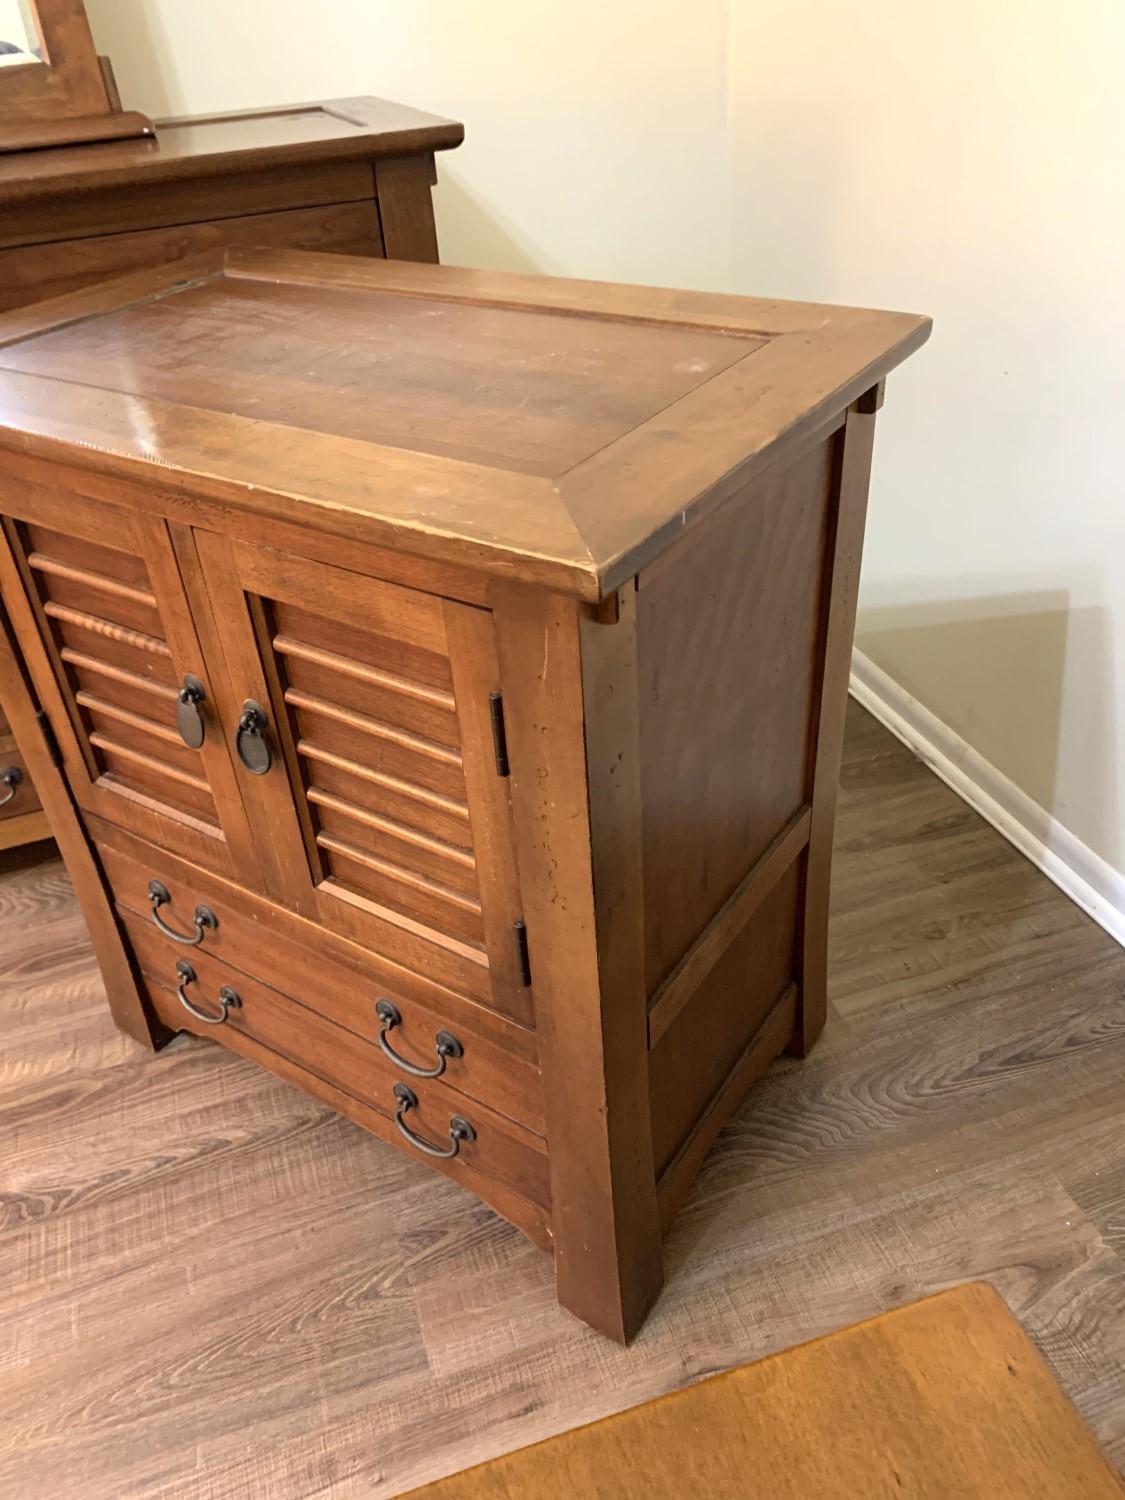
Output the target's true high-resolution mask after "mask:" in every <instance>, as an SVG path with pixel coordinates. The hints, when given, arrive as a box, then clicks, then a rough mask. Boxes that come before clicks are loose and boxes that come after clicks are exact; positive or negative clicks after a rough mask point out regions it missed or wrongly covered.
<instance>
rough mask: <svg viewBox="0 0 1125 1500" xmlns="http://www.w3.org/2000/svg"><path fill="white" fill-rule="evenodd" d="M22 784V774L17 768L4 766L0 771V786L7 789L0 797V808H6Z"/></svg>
mask: <svg viewBox="0 0 1125 1500" xmlns="http://www.w3.org/2000/svg"><path fill="white" fill-rule="evenodd" d="M22 782H23V772H22V771H21V770H20V768H19V766H5V767H4V769H3V770H2V771H0V786H6V787H7V788H8V790H7V791H6V792H5V793H4V795H3V796H2V797H0V807H7V805H8V803H9V802H11V801H12V800H13V799H14V798H15V795H16V793H17V792H18V791H19V789H20V786H21V784H22Z"/></svg>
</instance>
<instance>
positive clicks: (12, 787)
mask: <svg viewBox="0 0 1125 1500" xmlns="http://www.w3.org/2000/svg"><path fill="white" fill-rule="evenodd" d="M5 745H8V746H9V747H10V748H4V747H5ZM38 810H39V796H38V793H37V792H36V790H35V785H34V783H33V782H32V780H31V777H30V776H29V775H28V774H27V767H26V766H25V765H24V760H23V756H22V755H21V754H20V753H19V751H18V750H17V749H15V747H14V746H12V745H11V742H10V740H0V818H20V817H22V816H23V815H24V814H25V813H30V812H38Z"/></svg>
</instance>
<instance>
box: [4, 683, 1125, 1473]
mask: <svg viewBox="0 0 1125 1500" xmlns="http://www.w3.org/2000/svg"><path fill="white" fill-rule="evenodd" d="M843 782H844V789H843V799H842V804H841V813H840V823H839V837H838V854H837V865H836V871H835V883H834V899H833V916H832V964H831V975H832V1015H831V1019H830V1022H829V1027H828V1031H827V1033H826V1035H825V1037H824V1039H823V1041H822V1042H821V1043H820V1045H819V1046H818V1048H817V1049H816V1051H815V1052H814V1054H813V1055H812V1057H811V1058H810V1059H809V1060H808V1061H807V1062H805V1063H798V1062H795V1061H784V1062H781V1063H778V1064H777V1065H775V1067H774V1069H773V1070H772V1072H771V1073H770V1074H769V1076H768V1077H767V1078H766V1079H765V1080H764V1081H763V1082H762V1083H761V1084H760V1085H759V1086H758V1088H757V1089H756V1090H755V1091H754V1092H753V1094H752V1095H751V1097H750V1098H749V1099H748V1100H747V1102H746V1104H745V1105H744V1106H743V1108H742V1110H741V1111H740V1113H739V1115H738V1116H737V1117H736V1119H735V1120H734V1121H733V1122H732V1123H731V1124H730V1125H729V1126H728V1128H727V1129H726V1130H725V1131H724V1133H723V1135H722V1137H721V1139H720V1141H719V1142H718V1144H717V1145H716V1147H715V1149H714V1150H713V1151H712V1153H711V1155H710V1157H709V1158H708V1162H707V1165H706V1168H705V1170H704V1172H703V1175H702V1177H701V1179H700V1182H699V1184H698V1187H697V1190H696V1191H695V1193H694V1195H693V1197H692V1198H691V1200H690V1201H689V1203H688V1204H687V1206H686V1208H685V1209H684V1211H683V1212H682V1214H681V1215H680V1217H679V1219H678V1221H677V1223H676V1225H675V1227H674V1229H673V1232H672V1234H671V1236H670V1237H669V1239H668V1241H667V1247H666V1261H667V1275H668V1284H667V1287H666V1290H665V1292H664V1295H663V1297H662V1299H661V1301H660V1303H659V1304H658V1306H657V1308H656V1311H655V1312H654V1313H653V1315H652V1317H651V1318H650V1320H649V1322H648V1324H647V1325H646V1327H645V1329H644V1331H643V1333H642V1334H641V1336H640V1338H639V1339H638V1340H637V1342H636V1343H635V1344H634V1345H633V1346H632V1348H630V1349H628V1350H623V1349H620V1348H618V1347H616V1346H615V1345H613V1344H610V1343H608V1342H606V1341H605V1340H603V1339H600V1338H598V1337H597V1336H596V1335H594V1334H592V1333H590V1332H588V1331H587V1330H586V1329H584V1328H583V1327H582V1326H580V1325H579V1324H577V1323H576V1322H574V1321H573V1320H572V1319H571V1318H570V1317H569V1316H568V1315H567V1314H566V1313H564V1312H561V1311H560V1310H559V1309H558V1308H557V1307H556V1306H555V1302H554V1296H553V1292H552V1286H551V1275H550V1270H549V1266H548V1264H547V1262H546V1261H545V1260H544V1259H543V1258H542V1257H541V1256H540V1255H539V1253H538V1252H537V1251H536V1250H534V1249H533V1248H532V1247H531V1246H530V1245H528V1244H527V1243H526V1242H525V1241H524V1240H523V1239H522V1238H521V1237H520V1235H518V1234H517V1233H516V1232H515V1231H514V1230H512V1229H509V1228H508V1227H507V1226H506V1225H504V1224H503V1223H502V1222H501V1221H500V1220H498V1219H496V1218H494V1217H493V1216H492V1215H491V1214H490V1213H489V1212H488V1210H487V1209H485V1208H483V1207H482V1206H480V1205H478V1204H477V1203H476V1202H475V1201H474V1200H473V1199H472V1198H470V1197H469V1196H468V1195H467V1194H465V1193H463V1192H462V1191H461V1190H459V1189H458V1188H456V1187H455V1186H453V1185H452V1184H450V1183H446V1182H445V1181H444V1180H443V1179H441V1178H437V1177H434V1176H431V1175H430V1174H429V1173H428V1172H427V1171H425V1170H424V1169H423V1168H421V1167H419V1166H417V1165H415V1164H414V1163H413V1162H411V1161H409V1160H408V1159H407V1158H405V1157H403V1156H401V1155H399V1153H397V1152H395V1151H392V1150H390V1149H388V1148H386V1147H384V1146H382V1145H380V1144H379V1143H378V1142H376V1141H374V1140H372V1139H370V1138H369V1137H367V1136H365V1135H363V1134H362V1133H361V1132H360V1131H359V1130H358V1129H356V1128H355V1127H353V1126H351V1125H349V1124H347V1123H346V1122H345V1121H343V1120H340V1119H337V1118H336V1117H334V1116H333V1115H331V1114H330V1113H328V1112H326V1111H325V1110H324V1109H322V1108H320V1107H319V1106H318V1105H316V1104H315V1103H313V1102H312V1101H311V1100H308V1099H305V1098H304V1097H302V1096H301V1095H299V1094H297V1093H294V1092H292V1091H291V1090H289V1089H288V1088H287V1087H286V1086H285V1085H283V1084H281V1083H279V1082H277V1081H275V1080H274V1079H272V1078H271V1077H269V1076H268V1075H266V1074H265V1073H262V1072H260V1071H258V1070H257V1069H255V1068H254V1067H252V1066H251V1065H250V1064H248V1063H245V1062H243V1061H241V1060H240V1059H238V1058H236V1057H234V1056H232V1055H230V1054H227V1053H225V1052H223V1051H221V1050H220V1049H219V1048H217V1047H215V1046H213V1045H208V1044H206V1043H200V1042H195V1041H189V1040H185V1039H181V1040H180V1041H178V1042H177V1043H176V1044H175V1045H173V1046H172V1047H171V1048H169V1049H168V1050H167V1051H165V1052H164V1053H162V1054H161V1055H160V1056H159V1057H156V1058H153V1057H151V1056H149V1055H148V1054H146V1053H143V1052H142V1051H140V1050H139V1049H138V1048H136V1047H135V1046H134V1045H133V1044H132V1043H130V1042H128V1041H126V1040H125V1039H124V1038H123V1037H121V1036H119V1035H118V1034H117V1033H116V1032H115V1031H114V1030H113V1028H112V1026H111V1025H110V1022H109V1017H108V1014H107V1013H106V1011H105V1010H104V1007H103V998H102V994H101V987H100V983H99V980H98V977H97V974H96V971H95V969H94V965H93V958H92V955H91V951H90V946H89V943H88V941H87V939H86V935H85V932H84V929H83V925H82V921H81V918H80V917H79V915H78V910H77V907H76V905H75V903H74V900H73V897H72V895H71V892H70V888H69V885H68V882H67V879H66V876H65V873H64V871H63V869H62V866H61V864H60V863H59V862H58V860H57V859H55V858H53V857H51V855H50V847H49V846H38V847H37V848H36V849H35V850H33V851H30V852H29V851H15V852H10V853H8V854H5V855H2V856H0V1015H2V1016H3V1023H2V1024H3V1035H2V1042H0V1139H2V1146H0V1496H3V1497H4V1500H70V1497H81V1500H102V1497H105V1500H131V1497H141V1496H144V1497H146V1500H173V1497H174V1500H188V1497H190V1500H240V1497H243V1496H246V1497H250V1496H252V1497H254V1500H299V1497H300V1500H303V1497H311V1496H317V1497H331V1500H359V1497H362V1500H378V1497H382V1496H393V1495H397V1494H399V1493H400V1492H401V1491H402V1490H405V1489H408V1488H410V1487H412V1486H414V1485H417V1484H420V1483H421V1482H422V1481H424V1480H426V1479H430V1478H434V1477H437V1476H440V1475H442V1474H446V1473H449V1472H451V1471H453V1470H457V1469H460V1468H463V1467H466V1466H468V1465H469V1464H471V1463H476V1462H479V1461H480V1460H482V1459H484V1458H487V1457H490V1456H492V1455H493V1454H496V1453H499V1452H502V1451H505V1450H507V1449H510V1448H514V1447H518V1446H521V1445H523V1444H526V1443H530V1442H534V1441H536V1440H538V1439H539V1438H542V1437H545V1436H547V1435H549V1434H551V1433H554V1432H558V1431H560V1430H562V1429H564V1428H568V1427H572V1426H574V1425H576V1424H577V1423H580V1422H587V1421H590V1420H591V1419H593V1418H595V1417H599V1416H603V1415H605V1414H606V1413H608V1412H611V1411H615V1410H618V1409H620V1408H622V1407H625V1406H630V1405H634V1404H636V1403H637V1402H640V1401H644V1400H647V1399H648V1398H649V1397H651V1396H655V1395H657V1394H659V1393H661V1392H664V1391H668V1390H671V1389H674V1388H676V1387H678V1386H681V1385H683V1384H685V1383H686V1382H688V1381H691V1380H695V1379H697V1378H698V1377H699V1376H701V1375H705V1374H708V1373H711V1372H712V1371H716V1370H721V1369H724V1368H727V1367H729V1366H731V1365H735V1364H741V1363H744V1362H745V1361H747V1360H751V1359H756V1358H758V1357H760V1356H761V1355H763V1354H767V1353H769V1352H771V1351H773V1350H776V1349H780V1348H784V1347H786V1346H788V1345H790V1344H793V1343H796V1342H798V1341H799V1340H802V1339H808V1338H811V1337H813V1336H814V1335H816V1334H819V1333H822V1332H824V1331H826V1330H828V1329H831V1328H835V1327H839V1326H841V1325H843V1324H846V1323H851V1322H854V1321H856V1320H858V1319H860V1318H865V1317H869V1316H872V1315H874V1314H876V1313H879V1312H882V1311H884V1310H885V1309H887V1308H889V1307H892V1306H894V1305H896V1304H898V1303H902V1302H906V1301H910V1300H912V1299H913V1298H915V1297H919V1296H921V1295H923V1294H924V1293H926V1292H929V1291H933V1290H935V1289H937V1288H939V1287H943V1286H947V1285H950V1284H952V1283H956V1282H960V1281H964V1280H967V1279H969V1278H973V1277H984V1278H987V1279H988V1280H990V1281H991V1282H992V1283H993V1284H994V1285H995V1286H996V1287H997V1288H998V1289H999V1290H1000V1292H1001V1293H1002V1294H1003V1295H1004V1297H1005V1298H1006V1299H1007V1301H1008V1303H1009V1304H1010V1306H1011V1307H1012V1309H1013V1310H1014V1312H1015V1313H1016V1315H1017V1316H1018V1317H1019V1318H1020V1320H1021V1322H1022V1323H1023V1325H1024V1327H1025V1328H1026V1329H1027V1330H1028V1332H1029V1333H1030V1334H1031V1336H1032V1338H1033V1339H1034V1341H1035V1343H1036V1344H1037V1345H1038V1347H1039V1349H1040V1350H1041V1351H1042V1352H1043V1354H1044V1355H1045V1356H1046V1358H1047V1360H1048V1361H1049V1363H1050V1364H1051V1365H1052V1366H1053V1368H1054V1370H1055V1372H1056V1373H1057V1374H1058V1376H1059V1377H1060V1379H1061V1381H1062V1383H1063V1385H1064V1386H1065V1388H1066V1389H1067V1391H1068V1392H1069V1393H1070V1395H1071V1396H1072V1398H1073V1399H1074V1400H1075V1401H1076V1403H1077V1405H1078V1407H1079V1409H1080V1411H1081V1412H1082V1414H1083V1415H1084V1417H1085V1418H1086V1420H1087V1421H1088V1422H1089V1424H1090V1425H1091V1427H1092V1428H1093V1430H1094V1432H1095V1433H1096V1434H1097V1436H1098V1437H1099V1438H1100V1440H1101V1441H1102V1443H1103V1444H1104V1445H1105V1446H1106V1448H1107V1450H1108V1452H1109V1454H1110V1456H1111V1457H1112V1458H1114V1460H1115V1461H1116V1462H1117V1463H1118V1464H1119V1465H1120V1464H1122V1463H1123V1462H1125V1087H1123V1085H1125V952H1122V950H1121V949H1120V948H1119V947H1117V946H1116V945H1115V944H1114V943H1113V942H1112V941H1111V939H1110V938H1109V937H1108V936H1106V934H1105V933H1103V932H1102V931H1101V930H1100V929H1099V928H1098V927H1097V926H1095V925H1094V923H1092V922H1091V921H1089V920H1088V919H1087V918H1086V917H1084V916H1083V915H1082V914H1081V913H1080V912H1079V911H1078V910H1077V909H1076V908H1075V907H1074V906H1073V905H1071V903H1070V902H1068V901H1067V900H1066V899H1065V898H1064V897H1063V896H1062V895H1061V894H1060V893H1059V892H1058V891H1057V890H1056V889H1055V888H1054V887H1053V886H1052V885H1051V884H1050V883H1049V882H1048V881H1047V880H1046V878H1045V877H1044V876H1042V875H1040V874H1039V873H1038V872H1037V871H1036V870H1034V869H1033V868H1032V867H1031V865H1029V864H1028V863H1027V862H1026V861H1025V860H1024V859H1023V858H1022V857H1021V856H1020V855H1019V854H1017V853H1016V852H1015V851H1014V850H1013V849H1012V848H1011V847H1010V846H1009V845H1008V844H1007V843H1005V842H1004V840H1003V839H1001V838H1000V836H999V835H998V834H996V833H995V832H993V830H992V829H990V828H989V827H987V825H985V824H984V823H983V822H982V821H981V820H980V819H979V818H978V817H977V816H976V815H975V814H974V813H972V812H971V811H970V810H969V809H968V808H966V807H965V806H964V805H963V804H962V803H961V802H960V801H959V800H958V799H957V798H956V797H955V796H954V795H953V793H952V792H950V791H948V790H947V789H946V788H945V787H944V786H943V785H942V784H941V783H940V782H939V781H937V780H936V779H935V778H934V777H933V776H932V775H931V773H930V772H928V771H927V770H926V769H925V768H924V767H923V766H922V765H921V764H920V763H919V762H917V761H916V760H914V759H913V758H912V757H911V756H910V754H909V753H908V752H907V751H906V750H905V749H903V747H902V746H900V745H899V744H898V743H897V742H896V741H894V740H893V739H892V738H891V737H890V736H889V735H888V734H887V733H886V732H885V731H884V730H883V729H881V728H880V727H879V726H878V725H877V724H875V722H874V721H873V720H871V719H870V718H869V717H868V716H867V715H865V714H864V713H863V712H862V711H861V710H860V709H858V708H857V707H856V706H855V705H854V704H853V705H852V706H851V709H850V717H849V734H848V742H847V748H846V751H845V765H844V770H843Z"/></svg>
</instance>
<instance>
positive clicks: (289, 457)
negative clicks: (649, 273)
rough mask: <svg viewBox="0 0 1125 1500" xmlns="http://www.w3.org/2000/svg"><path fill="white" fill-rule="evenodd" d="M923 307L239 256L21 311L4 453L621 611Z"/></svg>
mask: <svg viewBox="0 0 1125 1500" xmlns="http://www.w3.org/2000/svg"><path fill="white" fill-rule="evenodd" d="M929 329H930V324H929V320H928V319H926V318H920V317H914V316H910V315H907V314H902V313H885V312H869V311H865V310H859V309H852V308H838V307H828V306H819V305H815V304H808V303H793V302H766V301H759V300H756V299H750V298H743V297H727V296H716V295H712V294H705V293H688V292H673V291H661V290H656V289H652V288H646V287H631V286H615V285H609V284H603V283H599V282H582V281H560V280H552V279H547V278H539V277H528V276H512V275H505V274H500V273H494V272H483V271H468V270H461V269H455V268H452V267H447V266H428V265H427V266H422V265H413V264H407V263H405V262H394V261H376V260H359V259H352V258H350V257H341V256H330V255H311V254H304V253H301V252H270V251H251V252H227V253H226V254H225V255H224V254H222V253H221V252H220V253H217V254H215V255H213V256H210V257H207V258H205V259H203V260H199V261H195V262H190V263H189V262H179V263H178V264H177V265H175V266H172V267H164V268H161V269H160V270H157V271H146V272H143V273H140V274H139V275H136V276H131V277H127V278H125V279H124V280H121V281H116V282H111V283H108V284H106V285H103V286H100V287H97V288H93V289H88V290H85V291H81V292H76V293H73V294H71V295H70V296H67V297H60V298H57V299H55V300H53V301H51V302H46V303H41V304H38V305H36V306H32V307H28V308H23V309H21V310H20V311H18V312H14V313H10V314H8V315H7V316H5V317H4V318H2V319H0V449H3V448H4V447H7V448H10V449H13V448H14V449H16V450H19V451H23V452H30V453H32V454H35V455H38V456H41V457H47V458H53V459H59V460H62V461H65V462H67V463H70V464H72V465H78V466H82V467H86V468H90V469H93V470H96V471H98V472H100V473H103V474H104V473H110V474H120V475H123V476H127V477H129V478H134V479H135V478H137V477H141V478H147V479H148V481H149V482H150V483H152V482H158V483H159V485H160V487H161V488H164V489H170V490H175V491H178V492H188V493H195V494H199V495H204V496H206V497H208V498H210V499H213V500H214V499H217V500H219V501H220V502H222V503H224V504H227V505H229V506H231V507H235V508H238V509H239V510H242V511H256V512H259V513H261V514H263V515H268V516H271V517H274V518H280V519H285V520H296V521H300V522H303V523H306V524H310V525H313V526H316V527H319V528H321V529H322V530H325V531H328V532H331V533H334V534H337V535H344V536H350V537H359V538H362V539H365V540H368V541H371V542H374V543H378V544H381V545H384V546H387V545H390V546H394V547H398V548H400V549H401V550H404V551H408V552H413V553H416V554H418V555H421V556H426V557H431V558H436V559H440V560H443V561H452V562H458V563H462V564H465V565H467V566H470V567H479V568H484V569H486V570H488V571H489V572H492V573H496V574H502V575H504V576H507V577H510V578H511V577H515V578H522V579H525V580H527V581H532V582H539V583H543V584H546V585H549V586H551V587H553V588H556V589H559V590H560V591H563V592H567V593H572V594H577V595H578V596H580V597H581V598H584V599H588V600H597V599H601V598H603V597H605V596H606V595H607V594H608V593H610V592H611V591H612V590H613V589H615V588H617V587H618V586H619V585H620V584H621V583H622V582H623V581H624V580H625V579H626V578H628V577H630V576H631V575H632V574H633V573H634V572H635V571H636V570H637V569H638V568H639V567H641V566H643V565H644V564H645V563H646V562H648V561H651V559H652V558H654V557H655V556H656V555H658V553H659V552H661V551H662V550H663V549H664V548H665V547H667V546H668V545H670V544H671V542H673V541H674V540H675V539H676V538H677V537H678V536H680V535H682V533H683V531H684V529H685V528H686V527H688V526H690V525H692V524H694V523H695V522H696V521H698V520H699V519H700V518H701V517H702V516H703V515H704V514H706V513H707V511H708V510H709V509H711V508H712V507H713V506H715V505H716V504H719V503H720V502H721V501H722V500H723V499H724V498H726V497H727V496H729V495H730V494H732V493H733V492H734V490H735V489H736V488H741V487H742V486H743V485H745V484H746V483H747V482H748V481H750V480H752V478H753V476H754V474H755V473H757V472H758V471H759V470H761V469H762V468H764V467H765V466H766V465H768V464H769V463H771V462H772V461H773V460H775V459H776V458H778V457H779V456H781V455H782V454H783V453H788V452H792V451H793V450H794V449H795V448H796V447H798V446H800V445H802V444H803V443H804V442H806V441H808V440H811V439H812V438H813V437H814V436H816V435H818V434H819V435H823V434H824V433H825V432H826V431H828V430H830V427H831V425H832V424H833V423H837V422H839V420H840V414H841V412H842V411H843V410H844V409H845V408H846V407H847V406H848V405H849V404H850V403H851V402H852V401H854V400H856V399H857V398H858V397H859V396H861V395H862V394H863V393H864V392H865V391H867V390H868V389H870V387H872V386H873V385H874V384H876V383H877V382H878V381H879V380H880V379H881V377H882V376H883V375H884V374H885V373H886V372H887V371H888V370H889V369H891V368H892V367H893V366H894V365H896V364H898V363H899V362H900V361H901V360H903V359H905V358H906V356H907V355H908V354H910V353H911V351H912V350H914V349H915V348H917V347H918V346H919V345H920V344H921V343H923V342H924V340H925V339H926V337H927V336H928V334H929Z"/></svg>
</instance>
